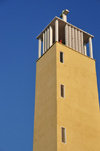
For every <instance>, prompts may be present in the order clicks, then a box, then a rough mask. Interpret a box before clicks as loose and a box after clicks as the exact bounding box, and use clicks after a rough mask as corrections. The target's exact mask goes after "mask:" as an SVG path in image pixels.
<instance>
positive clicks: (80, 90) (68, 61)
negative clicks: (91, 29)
mask: <svg viewBox="0 0 100 151" xmlns="http://www.w3.org/2000/svg"><path fill="white" fill-rule="evenodd" d="M68 12H69V11H68V10H64V11H63V12H62V14H61V18H59V17H55V18H54V19H53V20H52V21H51V22H50V24H49V25H48V26H47V27H46V28H45V29H44V30H43V31H42V32H41V33H40V34H39V36H38V37H37V38H38V41H39V50H38V52H39V53H38V54H39V58H38V60H37V63H36V94H35V95H36V96H35V120H34V139H33V151H100V112H99V99H98V89H97V79H96V68H95V60H94V59H93V48H92V38H93V36H92V35H90V34H89V33H87V32H85V31H83V30H81V29H79V28H77V27H75V26H73V25H72V24H70V23H68V22H67V14H68ZM88 43H89V48H88V47H87V45H88Z"/></svg>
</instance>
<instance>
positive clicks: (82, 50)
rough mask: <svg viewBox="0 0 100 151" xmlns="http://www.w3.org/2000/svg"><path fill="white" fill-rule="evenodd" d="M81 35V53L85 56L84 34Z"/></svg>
mask: <svg viewBox="0 0 100 151" xmlns="http://www.w3.org/2000/svg"><path fill="white" fill-rule="evenodd" d="M80 34H81V35H80V36H81V52H82V54H84V49H83V32H81V33H80Z"/></svg>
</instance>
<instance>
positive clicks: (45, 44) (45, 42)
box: [44, 30, 47, 52]
mask: <svg viewBox="0 0 100 151" xmlns="http://www.w3.org/2000/svg"><path fill="white" fill-rule="evenodd" d="M44 39H45V40H44V52H46V50H47V32H46V30H45V33H44Z"/></svg>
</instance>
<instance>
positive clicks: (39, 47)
mask: <svg viewBox="0 0 100 151" xmlns="http://www.w3.org/2000/svg"><path fill="white" fill-rule="evenodd" d="M38 42H39V44H38V58H40V57H41V38H39V40H38Z"/></svg>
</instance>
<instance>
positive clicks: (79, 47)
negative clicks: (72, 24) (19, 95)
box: [78, 30, 81, 52]
mask: <svg viewBox="0 0 100 151" xmlns="http://www.w3.org/2000/svg"><path fill="white" fill-rule="evenodd" d="M78 51H79V52H81V46H80V31H79V30H78Z"/></svg>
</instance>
